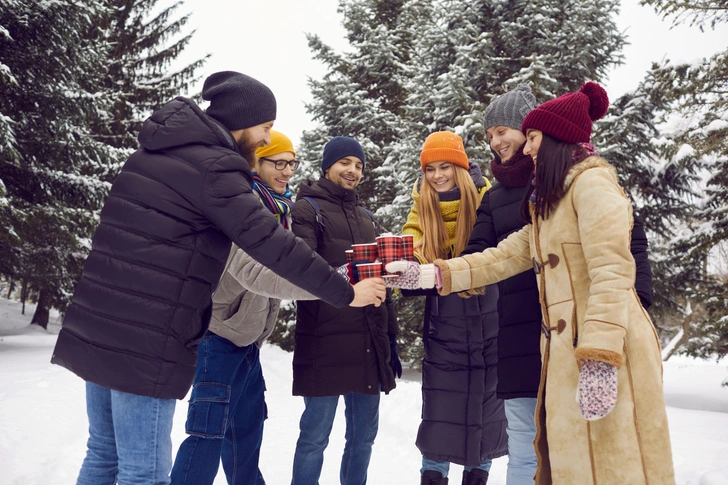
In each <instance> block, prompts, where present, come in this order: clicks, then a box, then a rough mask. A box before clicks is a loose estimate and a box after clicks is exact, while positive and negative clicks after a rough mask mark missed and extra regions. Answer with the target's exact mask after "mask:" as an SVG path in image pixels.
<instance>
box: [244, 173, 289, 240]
mask: <svg viewBox="0 0 728 485" xmlns="http://www.w3.org/2000/svg"><path fill="white" fill-rule="evenodd" d="M253 190H255V191H256V192H257V193H258V195H259V196H260V200H261V202H263V205H264V206H266V207H267V208H268V210H269V211H271V212H272V213H273V215H274V216H276V218H277V219H278V222H280V223H281V225H282V226H283V227H284V228H286V229H290V227H288V221H287V220H286V214H290V213H291V211H292V210H293V201H292V200H291V189H289V188H288V187H286V193H285V194H283V195H279V194H277V193H275V192H274V191H272V190H271V188H270V187H268V185H267V184H266V183H265V182H263V179H262V178H260V177H259V176H258V174H257V173H255V172H253Z"/></svg>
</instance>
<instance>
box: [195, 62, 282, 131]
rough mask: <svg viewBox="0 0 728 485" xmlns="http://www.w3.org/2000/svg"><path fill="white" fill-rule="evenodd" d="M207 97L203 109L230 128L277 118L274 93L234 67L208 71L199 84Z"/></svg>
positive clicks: (233, 129) (253, 124) (245, 126)
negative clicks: (207, 102) (206, 103)
mask: <svg viewBox="0 0 728 485" xmlns="http://www.w3.org/2000/svg"><path fill="white" fill-rule="evenodd" d="M202 99H204V100H206V101H209V102H210V106H209V107H208V108H207V110H206V111H205V113H206V114H207V115H208V116H210V117H212V118H215V119H216V120H217V121H219V122H220V123H222V124H223V125H224V126H225V128H227V129H228V130H230V131H236V130H242V129H244V128H250V127H253V126H257V125H262V124H263V123H267V122H269V121H273V120H275V119H276V108H277V105H276V97H275V96H274V95H273V91H271V90H270V88H268V86H266V85H265V84H263V83H262V82H260V81H258V80H256V79H253V78H252V77H250V76H246V75H245V74H241V73H239V72H235V71H222V72H216V73H214V74H211V75H210V76H208V77H207V79H205V84H204V85H203V86H202Z"/></svg>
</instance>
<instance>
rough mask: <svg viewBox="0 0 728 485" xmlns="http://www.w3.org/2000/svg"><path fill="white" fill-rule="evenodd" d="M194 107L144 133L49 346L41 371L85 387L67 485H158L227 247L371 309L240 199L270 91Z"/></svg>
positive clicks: (326, 295) (213, 82)
mask: <svg viewBox="0 0 728 485" xmlns="http://www.w3.org/2000/svg"><path fill="white" fill-rule="evenodd" d="M202 96H203V98H204V99H206V100H209V101H210V106H209V108H208V109H207V113H205V112H203V111H202V109H200V107H199V106H197V104H195V103H194V102H193V101H191V100H189V99H186V98H183V97H177V98H175V99H174V100H172V101H170V102H169V103H167V104H165V105H164V106H162V107H161V108H160V109H159V110H157V111H156V112H154V113H153V114H152V116H151V117H149V119H147V120H146V121H145V122H144V125H143V127H142V129H141V132H140V133H139V143H140V145H141V147H140V148H139V149H138V150H137V151H136V152H134V153H133V154H132V155H131V156H130V157H129V159H128V160H127V162H126V163H125V164H124V167H123V168H122V170H121V172H120V173H119V175H118V176H117V178H116V180H114V183H113V185H112V187H111V190H110V192H109V196H108V198H107V200H106V202H105V204H104V207H103V208H102V210H101V215H100V220H99V225H98V227H97V229H96V232H95V234H94V236H93V239H92V242H91V252H90V253H89V255H88V258H87V260H86V263H85V266H84V269H83V275H82V276H81V279H80V280H79V282H78V284H77V285H76V289H75V291H74V294H73V299H72V302H71V305H70V306H69V308H68V310H67V312H66V315H65V317H64V319H63V328H62V329H61V331H60V333H59V334H58V340H57V343H56V347H55V349H54V352H53V357H52V358H51V362H53V363H54V364H58V365H60V366H63V367H65V368H67V369H68V370H70V371H71V372H73V373H75V374H76V375H78V376H79V377H81V378H82V379H83V380H84V381H86V405H87V413H88V418H89V435H90V437H89V440H88V452H87V454H86V458H85V460H84V462H83V466H82V467H81V472H80V475H79V477H78V481H77V482H76V483H77V485H98V484H100V483H115V482H116V481H117V480H118V482H119V483H139V484H149V485H152V484H155V485H156V484H169V483H170V478H169V472H170V469H171V467H172V441H171V437H170V432H171V429H172V417H173V414H174V407H175V400H176V399H182V398H184V397H185V395H186V394H187V391H188V390H189V389H190V386H191V384H192V381H193V378H194V375H195V366H196V363H197V345H198V343H199V342H200V340H201V339H202V337H203V336H204V335H205V332H206V331H207V328H208V325H209V323H210V315H211V312H212V294H213V292H214V291H215V288H216V287H217V285H218V281H219V280H220V275H221V274H222V272H223V270H224V268H225V262H226V260H227V257H228V254H229V252H230V247H231V243H232V242H234V243H235V244H236V245H237V246H238V247H240V248H242V249H243V250H245V252H246V253H248V254H249V255H250V256H251V257H253V258H254V259H255V260H257V261H258V262H260V263H261V264H262V265H264V266H266V267H268V268H270V269H271V270H272V271H273V272H274V273H276V274H278V275H280V276H282V277H283V278H285V279H287V280H289V281H290V282H291V283H293V284H295V285H296V286H299V287H301V288H303V289H304V290H306V291H308V292H309V293H311V294H313V295H314V296H316V297H318V298H321V299H322V300H323V301H325V302H327V303H329V304H331V305H334V306H335V307H345V306H347V305H351V306H366V305H370V304H374V305H376V306H379V305H380V304H381V302H382V301H383V300H384V298H385V286H384V281H383V280H381V279H367V280H365V281H362V282H361V283H358V284H356V285H354V286H353V287H352V286H351V285H350V284H349V283H348V281H347V280H346V279H345V278H344V277H342V276H340V275H339V274H338V273H337V272H336V271H335V270H334V269H332V268H331V267H330V266H329V265H328V264H327V263H326V261H325V260H323V259H322V258H321V257H320V256H318V255H317V254H316V253H314V252H312V251H311V249H310V248H309V247H308V246H307V245H306V244H305V243H304V242H303V241H301V240H300V239H297V238H296V237H295V236H294V235H293V234H292V233H291V232H289V231H285V230H284V229H283V228H282V226H281V225H280V224H279V223H278V220H277V219H276V218H275V217H274V216H273V214H272V213H271V212H270V211H269V210H267V209H266V208H265V207H264V206H263V205H262V204H261V203H260V200H259V198H258V197H257V196H256V195H255V194H254V193H253V191H252V185H253V174H252V172H251V169H250V164H249V162H251V161H252V160H254V156H255V150H256V148H258V147H262V146H265V145H268V144H269V143H270V129H271V127H272V126H273V122H274V120H275V117H276V100H275V96H273V93H272V92H271V91H270V89H268V87H266V86H265V85H263V84H262V83H260V82H259V81H256V80H255V79H253V78H251V77H249V76H246V75H244V74H240V73H237V72H231V71H225V72H218V73H215V74H213V75H211V76H210V77H208V78H207V80H206V81H205V84H204V87H203V91H202ZM211 392H213V393H214V392H221V393H223V394H224V393H225V389H223V388H220V389H214V390H212V391H211ZM221 397H222V398H224V396H221ZM204 404H205V403H202V405H204ZM206 404H209V405H210V406H211V410H210V412H213V411H214V409H213V407H212V404H213V403H212V402H210V403H206ZM203 414H204V413H203Z"/></svg>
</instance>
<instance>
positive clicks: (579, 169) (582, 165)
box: [564, 156, 619, 191]
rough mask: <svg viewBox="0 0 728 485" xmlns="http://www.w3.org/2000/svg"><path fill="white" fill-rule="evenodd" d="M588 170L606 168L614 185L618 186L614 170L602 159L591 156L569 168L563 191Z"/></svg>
mask: <svg viewBox="0 0 728 485" xmlns="http://www.w3.org/2000/svg"><path fill="white" fill-rule="evenodd" d="M590 168H606V169H607V170H609V173H611V174H612V177H614V182H615V183H616V184H619V180H618V179H617V171H616V170H615V169H614V167H613V166H612V165H611V164H610V163H609V162H607V161H606V160H605V159H603V158H602V157H599V156H593V157H587V158H585V159H584V160H582V161H581V162H579V163H577V164H576V165H574V166H573V167H571V169H570V170H569V173H567V174H566V178H565V179H564V190H565V191H568V190H569V188H570V187H571V186H572V185H573V183H574V182H575V181H576V179H577V178H579V175H581V174H582V173H584V172H585V171H587V170H589V169H590Z"/></svg>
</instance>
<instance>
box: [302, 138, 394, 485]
mask: <svg viewBox="0 0 728 485" xmlns="http://www.w3.org/2000/svg"><path fill="white" fill-rule="evenodd" d="M365 163H366V158H365V156H364V150H363V149H362V147H361V145H360V144H359V142H357V141H356V140H355V139H353V138H350V137H346V136H337V137H334V138H332V139H331V140H329V142H328V143H327V144H326V146H325V147H324V153H323V159H322V161H321V172H322V176H321V177H320V178H319V179H318V180H317V181H312V180H307V181H305V182H303V183H302V184H301V187H300V190H299V192H298V195H297V197H296V207H295V210H294V212H293V232H294V233H295V234H296V235H297V236H299V237H300V238H301V239H303V240H304V241H305V242H306V244H308V245H309V246H311V248H313V249H314V250H315V251H316V252H317V253H319V254H320V255H321V256H322V257H323V258H324V259H326V261H328V262H329V264H331V265H334V266H340V265H342V264H344V263H345V262H346V256H345V253H344V251H345V250H347V249H349V248H350V247H351V245H352V244H363V243H373V242H375V238H376V236H377V234H376V228H375V227H374V224H373V220H372V217H371V216H370V214H369V213H368V212H367V211H366V210H365V209H364V208H363V207H361V206H359V205H358V201H357V195H356V193H355V189H356V187H357V186H358V185H359V182H360V181H361V179H362V175H363V171H364V167H365ZM314 204H315V205H316V206H318V209H316V206H314ZM364 281H366V280H364ZM396 335H397V315H396V313H395V310H394V305H393V304H392V303H391V301H390V299H389V298H387V304H385V305H381V306H380V307H378V308H375V307H371V306H369V307H366V308H351V309H346V308H335V307H334V306H332V305H330V304H329V303H327V302H325V301H299V302H298V303H297V314H296V346H295V350H294V353H293V394H294V395H297V396H303V398H304V404H305V410H304V412H303V415H302V416H301V420H300V434H299V437H298V442H297V443H296V453H295V455H294V459H293V480H292V485H313V484H316V483H318V481H319V476H320V475H321V468H322V465H323V460H324V450H325V449H326V446H327V445H328V442H329V435H330V433H331V427H332V425H333V422H334V416H335V415H336V408H337V405H338V402H339V400H340V397H342V396H343V398H344V399H343V400H344V404H345V406H346V413H345V414H346V445H345V446H344V452H343V457H342V460H341V483H342V484H346V485H363V484H364V483H366V479H367V469H368V467H369V460H370V457H371V454H372V445H373V443H374V438H375V437H376V435H377V430H378V426H379V397H380V392H384V393H389V391H391V390H392V389H394V387H395V382H394V377H395V374H396V375H399V376H400V377H401V376H402V366H401V364H400V362H399V359H398V357H397V353H396Z"/></svg>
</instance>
